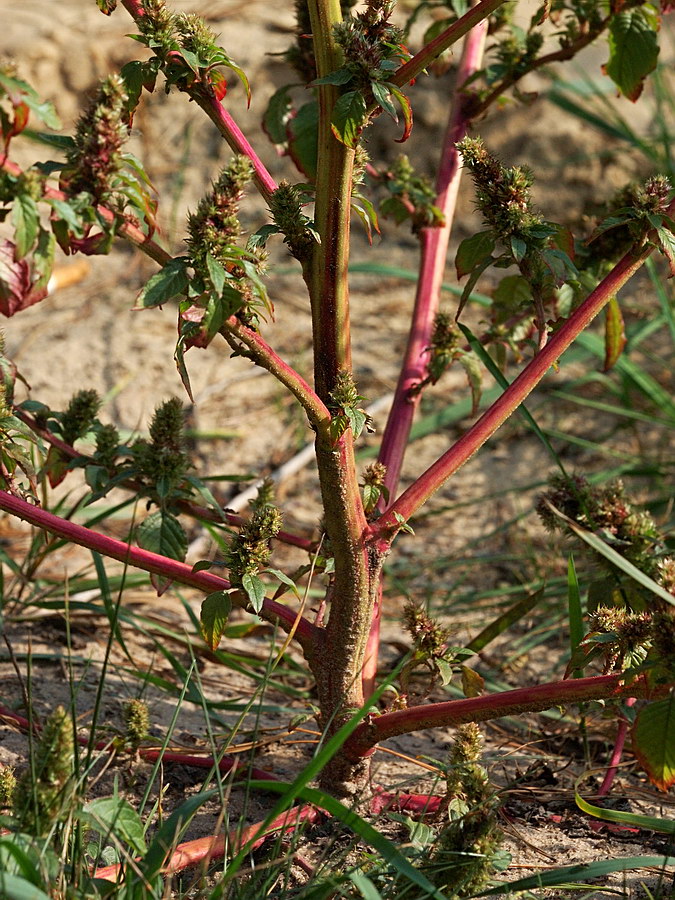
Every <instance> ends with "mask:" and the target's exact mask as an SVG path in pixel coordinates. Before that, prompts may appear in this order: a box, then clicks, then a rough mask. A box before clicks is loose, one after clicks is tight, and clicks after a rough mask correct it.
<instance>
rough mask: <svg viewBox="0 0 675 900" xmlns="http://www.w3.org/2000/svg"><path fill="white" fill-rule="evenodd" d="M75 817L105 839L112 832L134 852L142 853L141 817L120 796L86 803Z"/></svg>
mask: <svg viewBox="0 0 675 900" xmlns="http://www.w3.org/2000/svg"><path fill="white" fill-rule="evenodd" d="M76 817H77V818H78V819H79V820H80V821H83V822H86V823H87V825H88V826H89V827H90V828H91V829H92V830H93V831H96V832H97V833H98V834H101V835H103V836H104V837H105V838H106V839H107V838H108V836H109V835H110V834H111V833H112V834H114V835H115V836H116V837H117V838H119V840H121V841H124V843H125V844H128V845H129V846H130V847H131V848H132V849H133V851H134V852H135V853H139V854H140V855H144V854H145V851H146V846H145V828H144V827H143V822H142V821H141V817H140V816H139V815H138V813H137V812H136V810H135V809H134V808H133V806H131V804H130V803H129V802H128V801H127V800H125V799H124V798H122V797H101V798H99V799H97V800H91V801H90V802H89V803H86V804H85V805H84V806H83V807H82V809H81V810H80V811H79V812H78V813H76Z"/></svg>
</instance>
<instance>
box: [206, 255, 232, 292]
mask: <svg viewBox="0 0 675 900" xmlns="http://www.w3.org/2000/svg"><path fill="white" fill-rule="evenodd" d="M206 268H207V269H208V273H209V278H210V279H211V284H212V285H213V289H214V290H215V292H216V294H217V295H218V296H219V297H220V296H221V294H222V293H223V288H224V287H225V282H226V281H227V272H226V271H225V268H224V266H222V265H221V264H220V263H219V262H218V260H217V259H214V257H213V256H211V254H210V253H207V254H206Z"/></svg>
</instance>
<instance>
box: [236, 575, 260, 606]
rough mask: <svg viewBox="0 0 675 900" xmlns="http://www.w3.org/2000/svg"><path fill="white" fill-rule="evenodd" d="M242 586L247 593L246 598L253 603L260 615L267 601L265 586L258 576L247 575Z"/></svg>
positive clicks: (242, 580)
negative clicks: (264, 602)
mask: <svg viewBox="0 0 675 900" xmlns="http://www.w3.org/2000/svg"><path fill="white" fill-rule="evenodd" d="M241 586H242V587H243V589H244V591H245V592H246V596H247V597H248V599H249V600H250V601H251V606H252V607H253V609H254V611H255V612H256V613H259V612H260V610H261V609H262V606H263V600H264V599H265V584H264V582H263V581H262V579H260V578H258V576H257V575H249V574H246V575H244V576H243V578H242V579H241Z"/></svg>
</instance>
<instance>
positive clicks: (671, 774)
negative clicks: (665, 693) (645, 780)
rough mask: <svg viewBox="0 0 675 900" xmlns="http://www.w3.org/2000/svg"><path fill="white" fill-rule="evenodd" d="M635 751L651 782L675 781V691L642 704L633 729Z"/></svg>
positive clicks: (667, 785) (663, 787)
mask: <svg viewBox="0 0 675 900" xmlns="http://www.w3.org/2000/svg"><path fill="white" fill-rule="evenodd" d="M632 740H633V752H634V753H635V755H636V756H637V758H638V759H639V760H640V764H641V765H642V767H643V768H644V770H645V772H646V773H647V775H648V776H649V780H650V781H651V782H652V784H655V785H656V786H657V787H658V788H660V789H661V790H662V791H667V790H668V789H669V788H670V787H672V785H673V784H675V694H673V693H671V694H670V696H669V697H668V698H666V699H665V700H656V701H654V702H653V703H649V704H648V705H647V706H645V707H643V708H642V709H641V710H640V712H639V713H638V715H637V718H636V720H635V724H634V725H633V730H632Z"/></svg>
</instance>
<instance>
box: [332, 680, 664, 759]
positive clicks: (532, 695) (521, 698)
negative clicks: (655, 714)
mask: <svg viewBox="0 0 675 900" xmlns="http://www.w3.org/2000/svg"><path fill="white" fill-rule="evenodd" d="M668 690H669V686H667V685H666V686H664V688H663V692H664V693H665V692H667V691H668ZM660 691H661V689H660V688H654V687H652V686H650V685H649V684H648V683H647V681H646V679H644V678H640V679H638V680H635V681H631V682H630V683H626V676H625V675H624V674H623V673H619V674H616V675H595V676H592V677H590V678H571V679H569V680H568V681H553V682H549V683H547V684H538V685H534V686H533V687H526V688H518V689H516V690H513V691H502V692H501V693H499V694H488V695H487V696H484V697H469V698H466V699H464V700H448V701H446V702H444V703H429V704H426V705H423V706H413V707H412V708H410V709H401V710H397V711H396V712H390V713H384V714H383V715H381V716H377V717H376V718H373V719H372V721H370V722H367V723H364V724H362V725H359V727H358V728H357V729H356V731H354V733H353V734H352V735H351V737H350V738H348V740H347V742H346V743H345V745H344V747H343V752H344V753H345V754H346V755H347V756H348V757H349V758H351V759H353V760H357V759H360V758H362V757H364V756H367V755H368V754H369V753H371V752H372V749H373V747H375V745H376V744H378V743H379V742H380V741H383V740H386V739H387V738H390V737H394V736H395V735H398V734H410V733H411V732H413V731H420V730H421V729H423V728H438V727H441V726H448V725H462V724H464V723H466V722H487V721H488V720H490V719H499V718H502V717H503V716H512V715H519V714H522V713H527V712H540V711H541V710H543V709H549V708H550V707H551V706H561V705H567V704H570V703H582V702H588V701H590V700H607V699H609V698H610V697H625V696H626V695H630V696H632V697H645V696H649V697H651V696H654V695H655V694H656V693H658V692H660Z"/></svg>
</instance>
